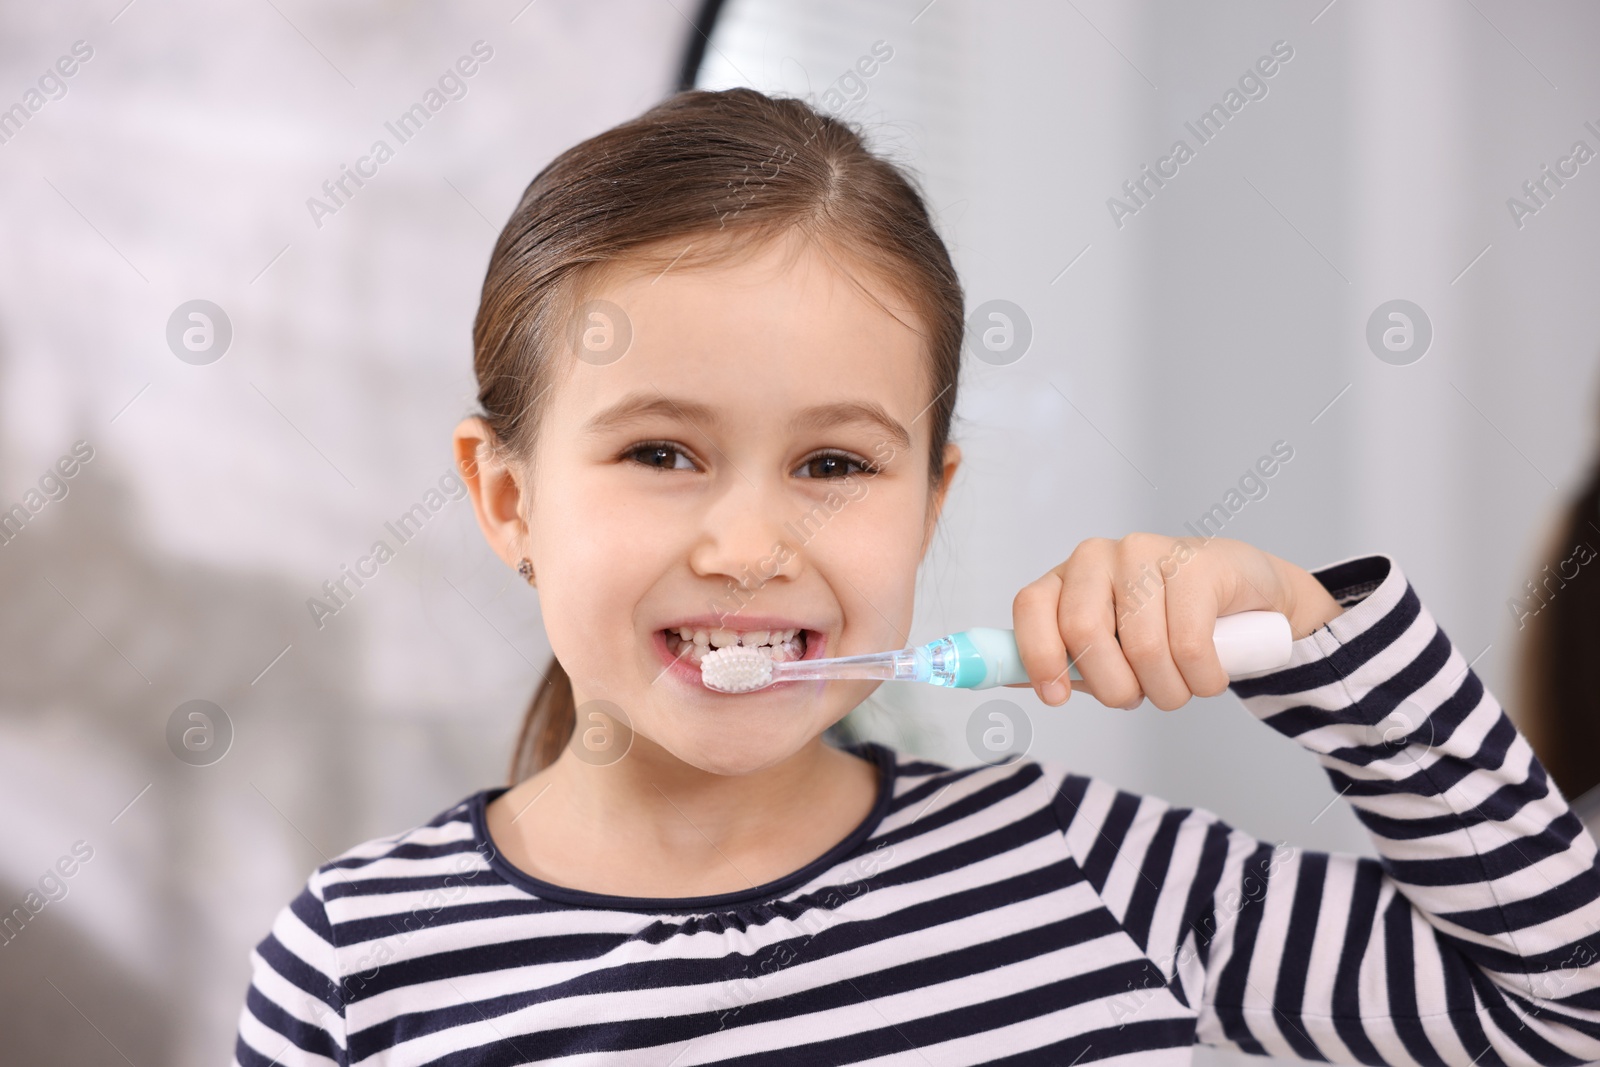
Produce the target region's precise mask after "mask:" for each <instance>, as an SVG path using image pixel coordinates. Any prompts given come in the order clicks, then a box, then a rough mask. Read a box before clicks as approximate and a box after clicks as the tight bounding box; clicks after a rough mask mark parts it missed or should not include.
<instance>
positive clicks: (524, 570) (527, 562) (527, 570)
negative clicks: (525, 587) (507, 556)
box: [517, 556, 533, 585]
mask: <svg viewBox="0 0 1600 1067" xmlns="http://www.w3.org/2000/svg"><path fill="white" fill-rule="evenodd" d="M517 573H518V574H520V575H522V577H523V578H524V579H526V580H527V583H528V584H529V585H532V584H533V560H531V559H529V558H528V557H527V556H523V557H522V559H521V561H520V562H518V564H517Z"/></svg>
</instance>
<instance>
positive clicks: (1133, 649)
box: [1118, 627, 1162, 659]
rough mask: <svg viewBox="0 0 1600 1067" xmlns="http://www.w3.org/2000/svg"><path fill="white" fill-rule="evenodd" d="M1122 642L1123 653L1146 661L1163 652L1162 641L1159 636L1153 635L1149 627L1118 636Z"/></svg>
mask: <svg viewBox="0 0 1600 1067" xmlns="http://www.w3.org/2000/svg"><path fill="white" fill-rule="evenodd" d="M1118 640H1120V641H1121V642H1122V651H1123V652H1124V653H1126V654H1127V655H1130V656H1134V657H1137V658H1139V659H1146V658H1148V657H1150V656H1154V655H1156V654H1157V653H1159V652H1160V651H1161V645H1162V639H1161V636H1160V635H1159V634H1156V633H1153V632H1152V631H1151V630H1149V629H1148V628H1147V627H1139V628H1138V629H1135V630H1130V631H1128V632H1126V633H1123V634H1120V635H1118Z"/></svg>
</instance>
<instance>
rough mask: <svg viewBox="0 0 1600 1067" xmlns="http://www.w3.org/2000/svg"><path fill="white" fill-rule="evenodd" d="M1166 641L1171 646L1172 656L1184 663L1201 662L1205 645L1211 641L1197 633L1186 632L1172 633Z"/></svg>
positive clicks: (1204, 652)
mask: <svg viewBox="0 0 1600 1067" xmlns="http://www.w3.org/2000/svg"><path fill="white" fill-rule="evenodd" d="M1168 641H1169V642H1170V644H1171V647H1172V658H1173V659H1175V660H1179V661H1180V662H1186V663H1199V662H1203V661H1204V659H1205V654H1206V651H1207V646H1208V645H1209V644H1210V643H1211V642H1209V641H1207V640H1206V639H1205V638H1203V637H1201V636H1199V635H1198V634H1194V633H1188V632H1185V633H1178V634H1173V635H1171V636H1170V637H1169V638H1168Z"/></svg>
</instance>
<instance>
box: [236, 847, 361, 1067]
mask: <svg viewBox="0 0 1600 1067" xmlns="http://www.w3.org/2000/svg"><path fill="white" fill-rule="evenodd" d="M321 875H322V872H321V871H318V872H317V873H316V874H314V875H312V877H311V880H310V881H309V882H308V883H307V885H306V887H305V888H304V889H302V890H301V891H300V894H299V895H298V896H297V897H295V899H294V900H293V901H291V902H290V903H289V904H288V905H287V906H286V907H285V908H284V909H283V910H282V911H281V912H279V913H278V917H277V919H276V921H275V922H274V923H273V924H272V932H271V933H269V934H268V935H267V936H266V937H265V938H264V939H263V940H262V941H261V943H260V944H259V945H257V946H256V947H255V950H254V951H252V952H251V953H250V969H251V975H252V977H251V982H250V989H249V991H248V992H247V993H246V994H245V1002H244V1008H243V1009H242V1010H241V1011H240V1013H239V1032H238V1039H237V1041H236V1043H235V1045H234V1061H233V1062H234V1067H268V1065H269V1064H270V1065H272V1067H343V1065H344V1064H346V1063H348V1062H349V1061H348V1059H347V1057H346V1051H345V1050H346V1046H345V1025H344V1023H345V1020H344V1008H343V1000H342V998H341V996H340V989H341V986H340V984H339V973H338V968H337V965H336V963H335V960H334V945H333V936H332V929H331V927H330V924H329V922H328V915H327V912H326V910H325V909H324V904H323V897H322V883H321Z"/></svg>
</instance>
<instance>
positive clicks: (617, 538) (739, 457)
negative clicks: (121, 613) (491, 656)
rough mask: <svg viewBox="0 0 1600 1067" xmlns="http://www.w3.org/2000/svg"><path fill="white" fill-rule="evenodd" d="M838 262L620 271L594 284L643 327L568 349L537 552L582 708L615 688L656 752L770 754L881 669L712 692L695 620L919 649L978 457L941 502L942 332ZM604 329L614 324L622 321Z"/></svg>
mask: <svg viewBox="0 0 1600 1067" xmlns="http://www.w3.org/2000/svg"><path fill="white" fill-rule="evenodd" d="M837 255H838V254H837V253H835V252H834V251H833V250H831V249H830V250H828V251H826V252H825V251H822V250H819V249H818V248H816V247H815V246H814V245H812V244H810V243H801V242H799V241H797V240H795V239H785V240H782V241H773V242H769V243H767V244H766V245H764V246H761V247H757V248H753V249H751V250H750V252H749V254H748V255H741V256H740V257H739V259H738V260H737V261H735V262H732V263H728V264H724V265H719V266H710V267H697V268H694V269H685V268H683V267H681V266H675V267H669V268H668V269H666V270H665V271H661V270H660V269H659V268H656V267H652V268H650V269H649V270H648V271H643V270H632V271H626V272H622V271H619V272H618V273H617V274H616V275H615V276H614V277H613V278H611V279H610V280H608V281H607V282H605V283H603V284H602V285H600V286H599V287H598V288H595V289H593V290H591V291H590V292H588V293H587V294H585V295H586V297H587V298H588V300H589V301H593V300H604V301H609V302H610V303H611V304H612V305H615V307H616V308H620V309H621V311H622V313H623V315H625V316H626V323H627V326H628V327H631V332H632V339H631V343H630V344H629V346H628V348H627V349H626V351H625V353H624V354H623V355H622V356H621V357H620V358H616V359H614V360H612V361H610V362H603V361H602V360H603V359H604V358H606V357H601V358H595V357H593V356H591V357H589V358H587V359H580V358H577V357H576V356H575V355H573V354H572V353H571V352H570V351H569V352H567V353H564V354H563V356H562V359H563V362H564V363H565V364H566V365H567V366H566V367H565V368H564V369H561V368H558V370H557V373H556V375H555V384H554V385H553V387H552V389H551V392H550V394H549V396H548V397H546V402H547V408H546V417H545V421H544V423H543V424H542V426H541V429H540V432H539V438H538V440H537V442H536V443H535V449H536V455H537V462H536V464H535V468H534V470H535V474H534V479H535V480H534V482H533V484H532V486H531V487H530V489H531V492H530V494H529V499H527V500H526V501H525V502H524V504H525V507H524V509H523V515H524V517H525V518H526V520H527V521H528V530H527V536H526V543H525V545H524V546H523V553H522V554H525V555H527V556H528V558H529V559H531V560H532V562H533V564H534V569H535V580H536V581H537V583H538V589H539V597H540V608H541V612H542V614H543V617H544V624H545V629H546V632H547V634H548V636H549V639H550V643H551V646H552V648H553V649H554V651H555V653H556V656H557V657H558V658H559V659H560V661H561V663H562V665H563V666H564V667H565V668H566V670H567V672H568V674H569V676H570V677H571V679H572V685H573V693H574V696H575V697H576V700H577V703H578V730H579V731H580V732H582V731H583V730H585V729H586V728H588V727H590V726H591V720H590V719H589V717H588V714H587V713H588V711H589V710H591V709H586V708H585V707H584V705H585V703H586V702H588V701H605V702H608V704H597V705H594V707H595V708H601V709H606V708H608V705H615V706H616V707H617V708H620V709H621V711H622V713H623V715H624V716H625V717H626V722H627V723H628V724H630V725H631V727H632V730H633V731H634V737H633V738H632V744H633V746H635V748H636V749H638V748H640V747H641V746H643V748H644V750H645V751H643V752H640V753H639V754H640V755H645V754H646V753H649V754H651V755H655V756H659V755H660V753H659V752H658V751H657V750H656V749H655V748H652V747H651V746H657V747H658V748H659V749H664V750H665V751H666V752H667V753H670V754H671V755H672V756H674V757H676V758H677V759H679V760H681V761H683V762H685V763H688V764H691V765H693V766H695V767H698V768H701V769H702V770H705V771H710V772H714V773H719V774H744V773H749V772H752V771H757V770H760V769H762V768H765V767H769V766H772V765H774V764H777V763H779V762H781V761H782V760H784V759H786V758H788V757H789V756H791V755H793V754H795V753H796V752H798V751H800V750H801V749H802V748H804V747H805V746H807V745H808V744H810V743H811V742H812V741H814V740H815V739H816V738H817V737H818V736H819V735H820V734H821V733H822V732H823V731H824V730H825V729H826V728H827V727H828V726H829V725H831V724H832V723H834V722H836V721H837V720H839V719H840V718H842V717H843V716H844V715H845V713H846V712H848V711H849V710H850V709H851V708H852V707H854V706H855V705H856V704H858V703H860V702H861V700H862V699H864V698H865V697H866V696H867V695H868V694H869V693H870V692H871V691H872V689H873V688H875V687H876V685H877V684H878V683H876V682H863V681H854V682H786V683H780V684H778V685H775V686H773V687H770V688H768V689H765V690H761V691H759V692H755V693H746V694H738V695H733V694H726V693H719V692H715V691H713V690H710V689H706V688H705V687H703V686H702V685H701V684H700V681H699V676H700V672H699V669H698V667H697V666H695V663H696V662H697V661H698V654H697V653H696V652H695V651H693V646H694V644H695V642H694V639H693V636H692V634H693V631H695V630H703V631H706V632H707V634H708V635H710V634H712V633H713V632H714V631H717V630H719V629H720V630H723V631H728V632H731V633H735V634H738V635H740V637H741V640H745V642H746V643H750V642H752V641H756V640H759V639H760V632H761V631H766V632H767V634H768V637H767V641H768V642H769V643H778V642H780V641H781V639H782V636H783V634H782V633H781V631H789V630H797V631H800V632H799V633H798V634H797V635H796V637H795V640H794V643H792V644H791V645H790V647H789V648H788V649H785V650H783V651H781V652H780V653H779V656H780V658H782V657H800V656H804V657H806V658H817V657H821V656H848V655H856V654H860V653H864V652H878V651H882V650H885V649H894V648H901V647H904V646H905V645H906V644H907V643H908V637H909V633H908V631H909V627H910V623H911V614H912V600H913V592H914V586H915V579H916V571H917V565H918V563H919V561H920V560H921V558H922V556H923V553H924V552H925V550H926V547H927V543H928V540H929V538H930V537H931V534H932V531H933V528H934V521H935V520H936V518H937V514H938V508H939V506H940V505H941V504H942V502H943V495H944V488H945V487H947V486H948V485H949V479H950V476H951V475H952V474H953V473H954V470H955V467H956V464H957V462H958V457H959V452H958V450H957V449H956V448H955V446H954V445H951V446H949V447H948V448H947V449H946V457H947V458H946V468H947V469H946V476H945V480H944V484H943V485H941V486H938V487H936V489H937V492H935V493H934V494H933V495H932V496H931V497H930V493H929V488H930V487H929V482H928V450H929V447H930V427H929V422H930V418H931V417H930V416H928V415H927V414H926V412H927V409H928V406H929V402H930V401H931V400H932V399H933V396H932V390H931V388H930V386H929V374H928V356H927V354H926V350H925V348H924V342H923V340H922V338H921V337H919V336H918V335H917V334H916V333H914V332H913V330H912V329H911V328H910V327H909V326H907V325H906V324H905V322H902V321H899V319H897V318H896V317H895V315H891V314H889V313H888V312H886V311H885V310H884V309H883V308H881V307H879V306H878V305H877V304H876V303H874V302H873V301H872V300H871V299H870V298H869V297H868V296H867V295H866V294H864V293H862V292H861V291H860V290H859V289H858V288H857V287H856V285H855V284H853V283H852V282H851V281H850V280H849V279H847V278H846V277H845V276H844V275H843V274H842V273H841V272H840V271H841V268H840V267H839V266H838V265H836V262H835V257H836V256H837ZM855 276H856V277H857V278H858V279H860V281H861V284H863V285H868V286H870V287H872V289H873V291H874V292H875V293H876V294H877V295H878V298H879V299H880V300H882V301H883V302H884V304H886V305H887V306H889V307H891V308H895V309H896V314H897V315H899V316H900V318H902V319H905V320H906V321H907V322H916V319H915V318H914V317H913V315H912V313H911V312H910V310H909V309H907V308H905V306H904V304H903V302H902V301H899V300H898V299H896V298H895V297H893V296H892V294H891V292H890V291H889V290H888V289H887V288H886V287H884V286H881V285H880V284H879V283H877V282H876V280H875V279H873V278H872V276H871V275H870V274H869V273H868V272H867V271H865V270H863V269H858V270H856V271H855ZM586 306H589V307H593V306H594V305H593V304H592V303H591V304H588V305H586ZM584 325H586V326H592V327H594V328H596V329H598V330H600V331H602V332H601V333H599V334H595V335H591V337H592V338H593V339H597V340H600V341H604V340H605V335H604V333H603V331H604V330H605V329H606V328H607V326H608V323H606V322H605V321H604V320H602V319H588V318H586V319H585V320H584ZM609 326H610V327H611V328H613V329H617V330H618V331H619V332H618V333H617V334H616V335H614V336H618V337H620V336H621V333H620V330H621V329H622V328H623V327H621V324H620V323H610V324H609ZM682 630H687V631H689V632H690V634H691V637H690V638H689V639H688V640H687V641H686V640H685V639H684V638H683V637H682V636H681V631H682ZM746 635H753V636H751V637H748V638H747V637H746ZM717 639H718V640H721V639H723V636H722V635H717Z"/></svg>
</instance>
